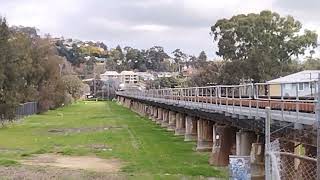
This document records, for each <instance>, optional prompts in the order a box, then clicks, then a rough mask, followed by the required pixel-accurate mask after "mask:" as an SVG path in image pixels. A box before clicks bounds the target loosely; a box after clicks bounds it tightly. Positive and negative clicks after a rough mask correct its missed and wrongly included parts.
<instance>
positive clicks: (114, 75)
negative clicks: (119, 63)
mask: <svg viewBox="0 0 320 180" xmlns="http://www.w3.org/2000/svg"><path fill="white" fill-rule="evenodd" d="M100 79H101V80H103V81H107V80H111V79H112V80H115V79H117V80H120V79H121V78H120V74H119V73H118V72H117V71H106V72H105V73H103V74H100Z"/></svg>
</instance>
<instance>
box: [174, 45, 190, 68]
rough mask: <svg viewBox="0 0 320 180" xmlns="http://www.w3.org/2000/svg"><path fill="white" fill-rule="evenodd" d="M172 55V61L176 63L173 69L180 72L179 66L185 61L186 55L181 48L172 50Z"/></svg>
mask: <svg viewBox="0 0 320 180" xmlns="http://www.w3.org/2000/svg"><path fill="white" fill-rule="evenodd" d="M172 54H173V56H174V62H175V63H176V64H177V69H175V71H178V72H181V68H182V67H181V66H183V65H184V64H185V63H186V59H187V57H188V56H187V55H186V54H185V53H183V52H182V51H181V49H176V50H174V51H173V52H172Z"/></svg>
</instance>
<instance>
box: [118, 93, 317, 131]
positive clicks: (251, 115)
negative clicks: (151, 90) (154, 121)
mask: <svg viewBox="0 0 320 180" xmlns="http://www.w3.org/2000/svg"><path fill="white" fill-rule="evenodd" d="M120 95H121V93H120ZM123 96H127V97H132V98H136V99H141V100H145V101H150V102H157V103H162V104H167V105H174V106H177V107H183V108H186V109H198V110H202V111H206V112H211V113H219V114H224V115H225V116H231V117H234V118H240V119H241V118H244V119H261V118H262V119H264V118H265V117H266V110H265V109H261V108H250V107H244V106H233V105H222V104H211V103H205V102H192V101H184V100H174V99H165V98H155V97H146V96H133V95H123ZM271 118H272V119H273V120H278V121H283V122H289V123H295V124H302V125H313V124H314V123H315V121H316V117H315V114H314V113H305V112H296V111H281V110H271Z"/></svg>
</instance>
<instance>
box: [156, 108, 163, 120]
mask: <svg viewBox="0 0 320 180" xmlns="http://www.w3.org/2000/svg"><path fill="white" fill-rule="evenodd" d="M162 111H163V109H162V108H158V113H157V119H156V123H157V124H161V123H162V118H163V117H162V115H163V114H162Z"/></svg>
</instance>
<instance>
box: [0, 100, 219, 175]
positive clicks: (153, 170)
mask: <svg viewBox="0 0 320 180" xmlns="http://www.w3.org/2000/svg"><path fill="white" fill-rule="evenodd" d="M99 127H100V128H101V127H106V128H107V129H105V130H101V129H100V130H94V128H99ZM77 128H79V129H88V130H84V131H81V132H77V131H76V130H75V129H77ZM61 129H64V130H66V129H72V130H73V131H65V132H58V133H56V132H52V131H51V132H49V131H50V130H61ZM95 145H104V146H105V147H106V148H102V149H99V148H92V146H95ZM194 146H195V144H194V143H192V142H188V143H186V142H184V141H183V138H182V137H177V136H173V134H172V133H170V132H167V131H165V130H164V129H162V128H160V127H159V126H158V125H156V124H154V123H153V122H151V121H150V120H148V119H146V118H143V117H140V116H138V115H137V114H135V113H133V112H131V111H130V110H128V109H126V108H123V107H121V106H119V105H117V104H116V103H114V102H78V103H75V104H73V105H71V106H68V107H64V108H60V109H57V110H53V111H49V112H47V113H44V114H41V115H34V116H30V117H28V118H26V119H25V120H24V121H23V122H22V123H17V124H13V125H10V126H7V127H6V128H2V129H0V159H2V158H3V159H14V160H19V159H23V158H26V157H28V156H31V155H32V154H44V153H60V154H63V155H96V156H98V157H101V158H118V159H120V160H121V161H122V162H123V163H124V167H123V169H122V171H123V172H124V173H126V174H128V176H129V177H131V178H133V179H135V177H140V175H141V174H143V176H145V177H147V179H177V178H178V177H181V176H195V177H199V176H205V177H209V176H210V177H211V176H215V177H225V172H224V171H220V170H218V169H216V168H214V167H212V166H209V165H208V159H209V154H208V153H198V152H195V151H193V148H194ZM4 150H5V151H4ZM2 151H3V152H2ZM4 164H5V163H4ZM0 165H2V163H1V161H0ZM149 177H150V178H149Z"/></svg>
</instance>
